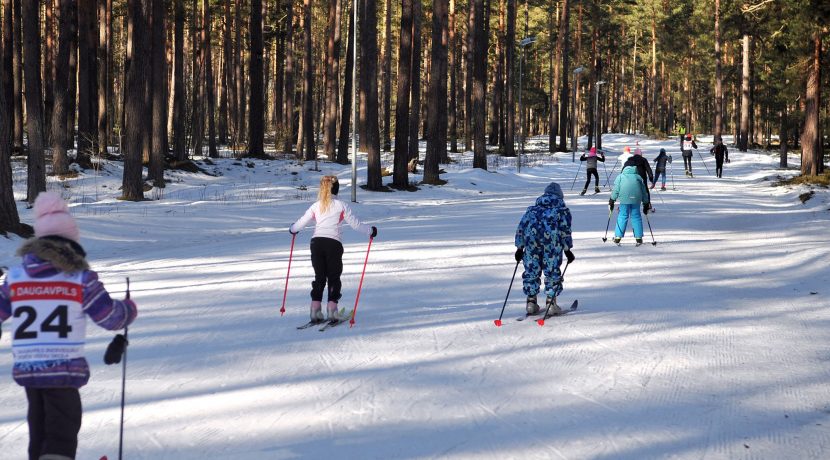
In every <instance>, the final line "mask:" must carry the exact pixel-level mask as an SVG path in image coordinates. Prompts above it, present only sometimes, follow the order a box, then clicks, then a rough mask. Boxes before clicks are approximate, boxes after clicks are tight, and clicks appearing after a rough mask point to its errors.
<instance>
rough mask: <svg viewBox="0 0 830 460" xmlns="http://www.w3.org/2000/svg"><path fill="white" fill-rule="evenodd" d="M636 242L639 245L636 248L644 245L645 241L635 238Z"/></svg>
mask: <svg viewBox="0 0 830 460" xmlns="http://www.w3.org/2000/svg"><path fill="white" fill-rule="evenodd" d="M634 241H635V242H636V243H637V244H636V246H640V245H642V244H643V239H642V238H634Z"/></svg>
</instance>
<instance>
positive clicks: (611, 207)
mask: <svg viewBox="0 0 830 460" xmlns="http://www.w3.org/2000/svg"><path fill="white" fill-rule="evenodd" d="M608 210H609V211H613V210H614V199H613V198H609V199H608Z"/></svg>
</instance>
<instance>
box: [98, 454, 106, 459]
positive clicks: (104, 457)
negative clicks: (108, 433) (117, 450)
mask: <svg viewBox="0 0 830 460" xmlns="http://www.w3.org/2000/svg"><path fill="white" fill-rule="evenodd" d="M99 460H107V456H106V455H104V456H103V457H101V458H100V459H99Z"/></svg>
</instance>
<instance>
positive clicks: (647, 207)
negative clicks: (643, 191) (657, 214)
mask: <svg viewBox="0 0 830 460" xmlns="http://www.w3.org/2000/svg"><path fill="white" fill-rule="evenodd" d="M649 210H651V203H643V214H648V211H649Z"/></svg>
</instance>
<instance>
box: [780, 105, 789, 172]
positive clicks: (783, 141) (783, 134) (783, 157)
mask: <svg viewBox="0 0 830 460" xmlns="http://www.w3.org/2000/svg"><path fill="white" fill-rule="evenodd" d="M778 141H779V143H780V145H779V155H780V158H779V162H778V167H780V168H787V105H786V104H784V107H782V108H781V113H780V125H779V129H778Z"/></svg>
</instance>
